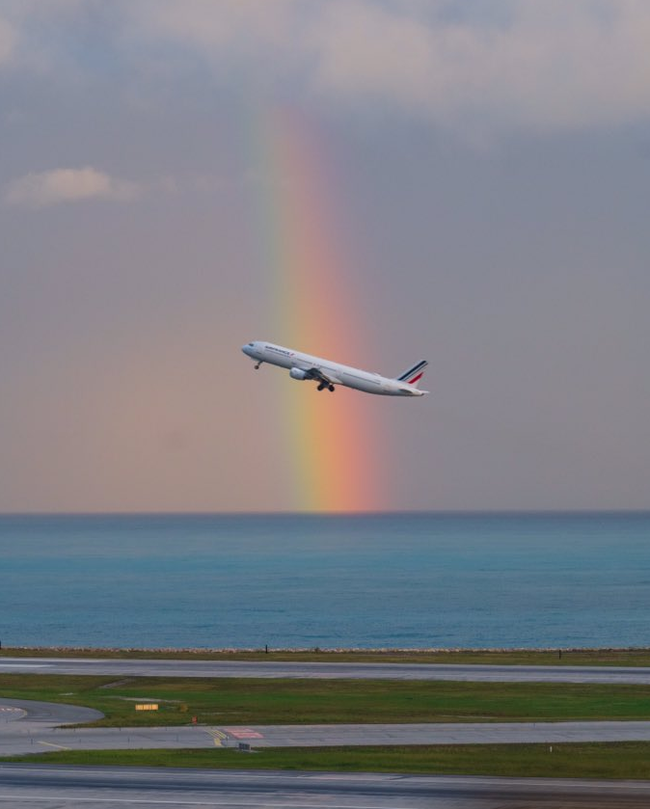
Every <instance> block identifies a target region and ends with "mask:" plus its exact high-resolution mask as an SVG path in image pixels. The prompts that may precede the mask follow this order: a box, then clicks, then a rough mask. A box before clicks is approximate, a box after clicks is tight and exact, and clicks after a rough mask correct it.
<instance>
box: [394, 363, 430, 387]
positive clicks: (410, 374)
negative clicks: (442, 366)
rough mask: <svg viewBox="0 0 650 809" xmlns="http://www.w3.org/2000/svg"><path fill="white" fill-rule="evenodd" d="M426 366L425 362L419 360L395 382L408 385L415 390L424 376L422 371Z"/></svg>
mask: <svg viewBox="0 0 650 809" xmlns="http://www.w3.org/2000/svg"><path fill="white" fill-rule="evenodd" d="M428 364H429V363H428V362H427V361H426V360H420V362H418V363H416V364H415V365H414V366H413V367H412V368H409V369H408V371H404V373H403V374H402V375H401V376H398V377H397V381H398V382H406V383H407V384H409V385H413V387H414V388H417V386H418V384H419V382H420V380H421V379H422V376H423V375H424V369H425V368H426V367H427V365H428Z"/></svg>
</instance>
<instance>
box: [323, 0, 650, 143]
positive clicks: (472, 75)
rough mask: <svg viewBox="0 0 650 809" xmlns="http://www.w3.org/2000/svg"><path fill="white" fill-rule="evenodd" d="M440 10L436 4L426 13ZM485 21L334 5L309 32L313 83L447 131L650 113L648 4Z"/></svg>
mask: <svg viewBox="0 0 650 809" xmlns="http://www.w3.org/2000/svg"><path fill="white" fill-rule="evenodd" d="M437 5H438V7H439V9H442V8H443V6H444V5H445V4H442V3H439V4H437ZM485 5H486V6H487V7H488V8H490V9H491V10H492V17H491V19H490V18H487V19H486V15H485V10H486V9H485V7H484V9H483V12H484V13H483V14H482V15H481V17H480V18H477V19H472V18H471V17H469V18H468V17H465V18H464V19H460V20H458V19H445V18H444V16H443V17H438V18H436V19H417V18H416V17H413V16H411V17H409V16H407V15H406V14H403V13H401V12H400V9H399V7H398V6H397V5H395V4H391V5H390V6H389V7H384V8H382V7H380V6H378V5H376V4H370V3H367V2H357V3H353V4H347V5H346V6H345V7H344V6H343V5H341V4H340V3H337V2H335V3H333V4H331V5H330V6H328V9H327V10H326V12H325V13H324V15H323V18H322V20H321V22H320V24H319V26H318V27H317V29H315V30H314V32H313V41H312V47H313V48H314V49H315V50H316V51H317V52H318V54H319V59H318V63H317V68H316V73H315V77H314V78H315V83H316V85H317V86H318V87H319V88H320V89H321V90H323V91H325V92H328V93H330V94H332V95H335V96H337V97H347V98H348V99H351V100H354V101H357V100H358V99H359V98H364V97H366V98H373V99H375V100H383V101H385V102H387V103H391V104H396V105H399V106H401V107H403V108H408V109H409V110H410V111H412V112H415V113H417V114H419V115H421V116H424V117H426V118H429V119H430V120H432V121H435V122H437V123H443V124H445V123H447V124H452V125H454V126H458V125H463V124H467V123H470V124H471V123H476V124H478V125H480V126H484V127H485V126H487V127H488V128H492V127H496V128H499V127H510V126H528V127H533V128H537V129H546V130H558V129H567V128H576V127H581V126H590V125H608V124H619V123H626V122H629V121H634V120H637V119H639V118H647V117H648V116H649V115H650V92H649V91H650V48H648V47H647V43H648V41H649V40H650V4H649V3H644V2H638V0H598V2H594V0H572V2H571V3H565V2H562V0H517V1H516V2H506V0H499V1H496V0H492V2H488V3H486V4H485Z"/></svg>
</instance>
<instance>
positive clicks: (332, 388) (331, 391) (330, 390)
mask: <svg viewBox="0 0 650 809" xmlns="http://www.w3.org/2000/svg"><path fill="white" fill-rule="evenodd" d="M327 390H328V391H329V392H330V393H334V385H330V386H329V388H328V389H327Z"/></svg>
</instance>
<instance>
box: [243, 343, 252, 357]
mask: <svg viewBox="0 0 650 809" xmlns="http://www.w3.org/2000/svg"><path fill="white" fill-rule="evenodd" d="M241 350H242V351H243V352H244V354H247V355H248V356H249V357H250V355H251V347H250V346H249V345H245V346H242V347H241Z"/></svg>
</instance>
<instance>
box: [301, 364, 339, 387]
mask: <svg viewBox="0 0 650 809" xmlns="http://www.w3.org/2000/svg"><path fill="white" fill-rule="evenodd" d="M305 374H306V375H307V378H308V379H315V380H317V381H318V382H324V383H325V384H326V385H335V384H336V385H339V384H340V381H339V380H338V379H335V378H334V377H330V376H327V374H324V373H323V372H322V371H321V370H320V368H306V369H305Z"/></svg>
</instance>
